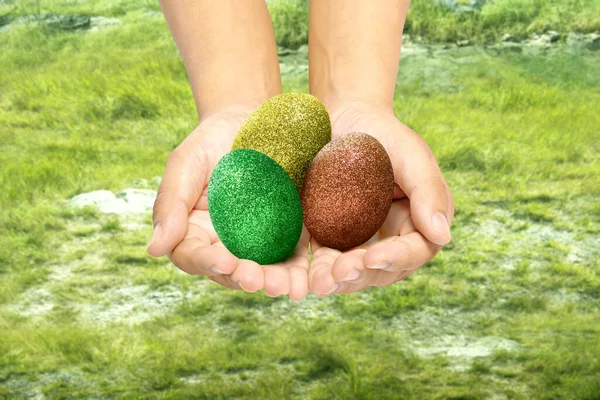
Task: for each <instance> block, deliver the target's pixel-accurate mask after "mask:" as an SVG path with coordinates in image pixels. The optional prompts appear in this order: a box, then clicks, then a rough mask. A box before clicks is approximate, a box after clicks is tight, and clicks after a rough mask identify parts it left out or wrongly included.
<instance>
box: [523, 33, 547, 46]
mask: <svg viewBox="0 0 600 400" xmlns="http://www.w3.org/2000/svg"><path fill="white" fill-rule="evenodd" d="M550 39H551V37H550V35H547V34H545V33H542V34H537V33H536V34H535V35H533V37H532V38H531V40H528V41H527V44H529V45H531V46H540V47H549V46H550V44H551V43H552V41H551V40H550Z"/></svg>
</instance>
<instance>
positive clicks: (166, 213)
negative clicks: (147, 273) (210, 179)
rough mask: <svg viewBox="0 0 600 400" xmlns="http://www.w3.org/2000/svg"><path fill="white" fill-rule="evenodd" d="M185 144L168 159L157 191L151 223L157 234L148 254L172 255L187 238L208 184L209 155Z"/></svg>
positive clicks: (185, 142) (153, 237)
mask: <svg viewBox="0 0 600 400" xmlns="http://www.w3.org/2000/svg"><path fill="white" fill-rule="evenodd" d="M190 144H191V143H188V141H187V140H184V141H183V142H182V143H181V144H180V145H179V147H177V148H176V149H175V150H173V152H171V154H170V155H169V158H168V159H167V166H166V168H165V173H164V175H163V179H162V181H161V183H160V187H159V188H158V193H157V195H156V200H155V202H154V211H153V214H152V220H153V223H154V231H153V233H152V238H151V239H150V244H149V245H148V254H150V255H151V256H153V257H160V256H164V255H166V254H169V253H170V252H171V251H173V249H174V248H175V247H176V246H177V245H178V244H179V243H181V241H182V240H183V239H184V238H185V235H186V233H187V229H188V217H189V214H190V211H191V210H192V209H193V208H194V205H195V204H196V203H197V202H198V199H199V198H200V195H201V194H202V191H203V190H204V185H205V182H206V165H207V162H206V153H205V152H204V151H203V150H202V149H201V148H198V147H197V146H190Z"/></svg>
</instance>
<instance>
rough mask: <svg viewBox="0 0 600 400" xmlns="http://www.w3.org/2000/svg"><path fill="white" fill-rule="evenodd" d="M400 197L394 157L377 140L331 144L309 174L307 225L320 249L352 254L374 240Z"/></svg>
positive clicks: (352, 137) (351, 138) (360, 136)
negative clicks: (397, 192)
mask: <svg viewBox="0 0 600 400" xmlns="http://www.w3.org/2000/svg"><path fill="white" fill-rule="evenodd" d="M393 196H394V172H393V170H392V163H391V161H390V158H389V156H388V154H387V152H386V151H385V149H384V148H383V146H382V145H381V143H379V141H377V139H375V138H374V137H372V136H370V135H367V134H365V133H350V134H347V135H345V136H342V137H340V138H339V139H336V140H334V141H333V142H331V143H329V144H327V145H326V146H325V147H323V149H322V150H321V151H319V153H318V154H317V156H316V157H315V159H314V160H313V162H312V163H311V164H310V167H309V169H308V171H307V173H306V178H305V180H304V186H303V187H302V192H301V195H300V197H301V200H302V208H303V212H304V224H305V225H306V228H307V229H308V231H309V232H310V233H311V235H312V236H313V238H315V239H316V240H317V242H319V243H320V244H322V245H324V246H327V247H330V248H334V249H338V250H346V249H350V248H352V247H356V246H359V245H361V244H363V243H364V242H366V241H368V240H369V239H370V238H371V237H372V236H373V235H374V234H375V233H376V232H377V231H378V230H379V228H380V227H381V225H382V224H383V222H384V221H385V219H386V217H387V214H388V212H389V211H390V207H391V206H392V198H393Z"/></svg>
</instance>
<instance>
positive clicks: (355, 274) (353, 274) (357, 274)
mask: <svg viewBox="0 0 600 400" xmlns="http://www.w3.org/2000/svg"><path fill="white" fill-rule="evenodd" d="M359 278H360V271H359V270H357V269H356V268H352V271H350V273H348V275H346V277H345V278H344V279H342V281H343V282H353V281H356V280H358V279H359Z"/></svg>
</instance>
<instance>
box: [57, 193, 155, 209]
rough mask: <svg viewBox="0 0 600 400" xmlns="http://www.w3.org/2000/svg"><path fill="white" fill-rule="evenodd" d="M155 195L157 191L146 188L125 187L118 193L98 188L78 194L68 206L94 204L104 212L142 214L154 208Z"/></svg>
mask: <svg viewBox="0 0 600 400" xmlns="http://www.w3.org/2000/svg"><path fill="white" fill-rule="evenodd" d="M155 197H156V192H155V191H153V190H146V189H125V190H123V191H121V192H119V193H117V194H116V195H115V194H114V193H112V192H111V191H108V190H96V191H94V192H89V193H82V194H78V195H77V196H75V197H73V198H72V199H71V200H69V202H68V203H67V206H69V207H86V206H93V207H96V208H98V210H99V211H100V212H101V213H104V214H140V213H147V212H149V211H151V210H152V207H153V205H154V199H155Z"/></svg>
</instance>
